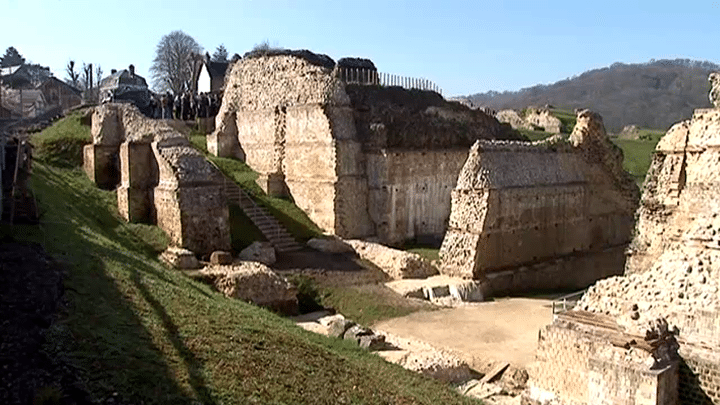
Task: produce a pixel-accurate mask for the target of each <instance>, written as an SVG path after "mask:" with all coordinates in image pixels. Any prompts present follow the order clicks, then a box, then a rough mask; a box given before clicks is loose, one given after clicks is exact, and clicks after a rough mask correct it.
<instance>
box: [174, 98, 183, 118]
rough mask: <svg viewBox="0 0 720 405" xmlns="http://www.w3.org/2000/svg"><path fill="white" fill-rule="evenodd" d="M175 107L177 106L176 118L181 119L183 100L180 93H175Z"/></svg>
mask: <svg viewBox="0 0 720 405" xmlns="http://www.w3.org/2000/svg"><path fill="white" fill-rule="evenodd" d="M173 107H175V119H176V120H179V119H181V117H182V108H181V107H182V100H180V95H179V94H176V95H175V102H174V103H173Z"/></svg>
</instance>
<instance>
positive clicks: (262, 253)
mask: <svg viewBox="0 0 720 405" xmlns="http://www.w3.org/2000/svg"><path fill="white" fill-rule="evenodd" d="M238 259H240V260H245V261H250V262H258V263H262V264H264V265H266V266H270V265H272V264H274V263H275V260H276V259H275V248H274V247H273V246H272V244H270V242H253V243H251V244H250V246H248V247H246V248H245V249H243V250H242V252H240V254H239V255H238Z"/></svg>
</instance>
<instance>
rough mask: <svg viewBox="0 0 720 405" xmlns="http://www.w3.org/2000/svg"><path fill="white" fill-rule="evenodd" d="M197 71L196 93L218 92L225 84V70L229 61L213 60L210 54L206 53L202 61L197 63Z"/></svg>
mask: <svg viewBox="0 0 720 405" xmlns="http://www.w3.org/2000/svg"><path fill="white" fill-rule="evenodd" d="M197 66H198V67H197V70H196V73H195V77H196V80H195V91H196V93H218V92H221V91H222V88H223V85H224V84H225V72H227V69H228V66H230V63H229V62H213V61H212V60H210V55H205V57H204V58H203V60H202V62H201V63H200V64H198V65H197Z"/></svg>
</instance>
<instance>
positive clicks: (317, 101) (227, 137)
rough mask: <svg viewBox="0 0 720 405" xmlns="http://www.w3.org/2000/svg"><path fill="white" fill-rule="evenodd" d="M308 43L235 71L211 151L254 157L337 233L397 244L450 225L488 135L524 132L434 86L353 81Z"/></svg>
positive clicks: (276, 183) (265, 173)
mask: <svg viewBox="0 0 720 405" xmlns="http://www.w3.org/2000/svg"><path fill="white" fill-rule="evenodd" d="M338 76H339V75H338V68H337V66H335V63H334V61H333V60H332V59H330V58H329V57H327V56H324V55H316V54H313V53H311V52H308V51H280V52H272V53H258V54H250V55H247V57H246V58H243V59H242V60H240V61H238V62H236V63H235V64H234V65H233V66H232V67H231V68H230V70H229V73H228V79H227V82H226V87H225V95H224V97H223V104H222V106H221V109H220V113H219V114H218V116H217V118H216V128H217V129H216V131H215V132H214V133H213V134H212V135H210V136H208V150H209V151H210V152H211V153H213V154H215V155H218V156H226V157H227V156H230V157H235V158H239V159H243V160H245V162H247V164H248V165H249V166H250V167H252V168H253V169H254V170H256V171H257V172H258V173H259V175H260V178H259V180H258V182H259V183H260V185H261V187H262V188H263V189H264V190H265V191H266V192H267V193H268V194H271V195H276V196H282V195H287V196H290V197H292V199H293V200H294V202H295V203H296V204H297V205H298V206H299V207H300V208H301V209H303V210H304V211H305V212H306V213H307V214H308V216H309V217H310V218H311V219H312V220H313V221H314V222H315V223H317V224H318V225H319V226H320V227H321V228H324V229H325V230H326V231H327V232H329V233H331V234H335V235H338V236H341V237H344V238H358V237H367V236H373V235H376V236H377V237H378V239H379V240H380V241H381V242H383V243H387V244H399V243H401V242H403V241H405V240H408V239H419V238H435V239H436V240H438V241H439V240H440V239H441V238H442V235H443V234H444V232H445V228H446V222H447V218H448V216H449V214H450V191H451V190H452V189H453V188H454V186H455V182H456V179H457V175H458V173H459V172H460V168H461V167H462V164H463V162H464V161H465V159H466V158H467V153H468V149H469V147H470V146H471V145H472V144H473V142H475V141H476V140H478V139H521V136H520V135H519V134H517V133H516V132H514V131H512V130H511V129H510V128H509V126H503V125H501V124H500V123H499V122H498V121H497V120H495V119H494V118H493V117H491V116H488V115H487V114H485V113H483V112H481V111H473V110H471V109H469V108H467V107H465V106H462V105H459V104H457V103H450V102H447V101H445V100H444V99H443V98H442V96H440V95H439V94H437V93H434V92H430V91H420V90H406V89H403V88H400V87H381V86H378V85H374V84H373V83H361V84H348V83H346V82H345V81H343V80H342V78H341V77H338Z"/></svg>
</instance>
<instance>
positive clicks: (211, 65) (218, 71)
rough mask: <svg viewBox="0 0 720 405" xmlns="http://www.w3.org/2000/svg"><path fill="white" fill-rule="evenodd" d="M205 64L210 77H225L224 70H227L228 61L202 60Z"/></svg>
mask: <svg viewBox="0 0 720 405" xmlns="http://www.w3.org/2000/svg"><path fill="white" fill-rule="evenodd" d="M203 63H204V64H205V67H206V68H207V71H208V73H209V74H210V77H211V78H218V77H225V72H226V71H227V68H228V66H229V65H230V63H228V62H213V61H210V62H203Z"/></svg>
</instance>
